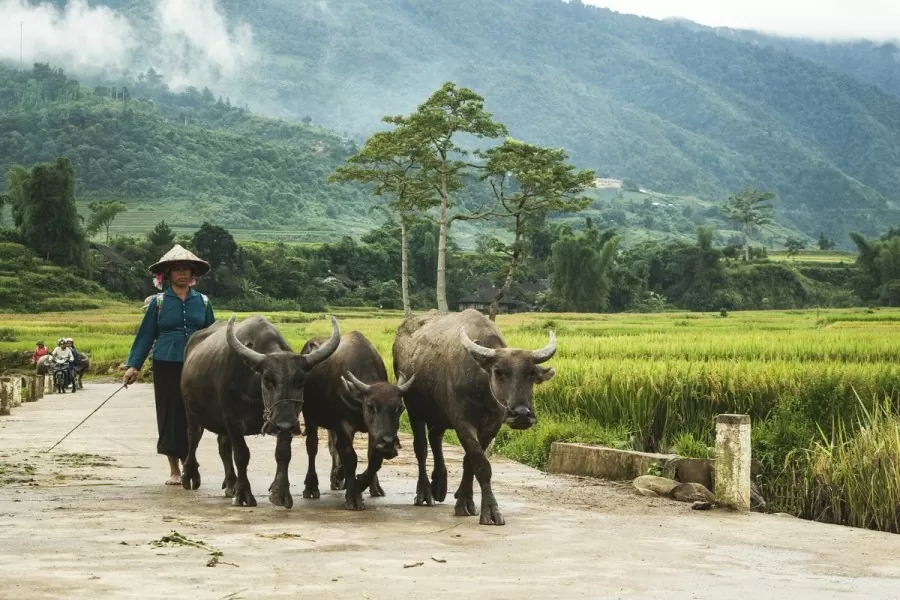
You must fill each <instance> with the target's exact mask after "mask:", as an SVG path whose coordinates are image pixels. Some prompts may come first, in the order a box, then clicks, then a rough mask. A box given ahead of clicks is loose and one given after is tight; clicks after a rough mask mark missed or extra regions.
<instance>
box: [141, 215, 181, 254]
mask: <svg viewBox="0 0 900 600" xmlns="http://www.w3.org/2000/svg"><path fill="white" fill-rule="evenodd" d="M147 240H148V241H149V242H150V243H151V244H153V248H154V250H156V251H157V253H159V250H162V249H165V250H168V249H169V248H170V247H171V246H172V244H174V243H175V232H174V231H172V228H171V227H169V224H168V223H166V222H165V220H162V221H160V222H159V223H157V224H156V226H155V227H153V229H152V230H151V231H150V232H149V233H148V234H147Z"/></svg>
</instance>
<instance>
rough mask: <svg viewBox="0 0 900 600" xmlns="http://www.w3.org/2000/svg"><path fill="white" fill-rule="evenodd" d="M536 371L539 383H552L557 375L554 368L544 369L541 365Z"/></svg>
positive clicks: (537, 366)
mask: <svg viewBox="0 0 900 600" xmlns="http://www.w3.org/2000/svg"><path fill="white" fill-rule="evenodd" d="M534 370H535V372H536V373H537V383H544V382H547V381H550V380H551V379H553V377H554V376H555V375H556V371H555V370H554V369H553V367H542V366H540V365H535V366H534Z"/></svg>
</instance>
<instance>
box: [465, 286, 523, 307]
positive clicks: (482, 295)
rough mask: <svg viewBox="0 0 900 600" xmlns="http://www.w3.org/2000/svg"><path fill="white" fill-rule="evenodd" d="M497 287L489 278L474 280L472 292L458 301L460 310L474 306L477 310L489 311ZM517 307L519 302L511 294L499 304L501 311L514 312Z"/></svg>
mask: <svg viewBox="0 0 900 600" xmlns="http://www.w3.org/2000/svg"><path fill="white" fill-rule="evenodd" d="M497 289H498V288H497V287H496V286H495V285H494V284H493V283H492V282H491V281H490V280H488V279H480V280H478V281H475V282H473V284H472V287H471V292H469V293H468V294H466V295H465V296H463V297H462V298H460V299H459V302H457V307H458V310H460V311H463V310H467V309H469V308H474V309H475V310H478V311H481V312H484V313H486V312H489V311H490V310H491V303H492V302H493V301H494V296H495V295H496V293H497ZM516 308H518V302H516V301H515V300H513V299H511V298H510V297H509V296H506V297H504V298H503V299H502V300H501V301H500V302H499V304H498V305H497V310H498V312H501V313H509V312H514V311H515V310H516Z"/></svg>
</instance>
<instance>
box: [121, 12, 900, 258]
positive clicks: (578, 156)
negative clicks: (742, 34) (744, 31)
mask: <svg viewBox="0 0 900 600" xmlns="http://www.w3.org/2000/svg"><path fill="white" fill-rule="evenodd" d="M148 2H149V0H145V1H143V2H136V3H133V4H132V5H131V6H130V8H126V9H124V10H126V11H127V12H128V14H131V15H132V16H133V17H134V18H140V15H142V14H144V13H145V12H146V5H147V3H148ZM113 4H116V5H121V4H122V2H115V3H113ZM220 4H221V6H223V8H224V10H225V11H226V12H227V14H228V16H229V18H231V19H235V20H240V21H242V22H245V23H247V24H249V25H250V26H251V27H252V28H253V32H254V36H255V38H254V39H255V40H256V42H257V43H258V44H259V45H260V46H261V47H262V49H263V53H262V56H263V58H262V61H261V64H260V66H259V68H255V69H252V70H251V71H250V72H248V73H247V77H246V79H245V81H244V82H243V90H244V92H243V93H244V95H245V96H246V97H247V98H248V99H249V101H252V102H253V105H254V106H259V107H261V108H262V109H265V110H267V111H270V112H273V113H275V112H277V113H279V114H283V115H287V116H291V117H293V118H297V119H299V118H302V117H303V116H307V115H308V116H310V117H311V118H312V120H313V121H314V122H319V123H325V124H330V125H332V126H336V127H338V128H339V129H340V130H343V129H347V130H351V131H358V132H363V133H368V132H371V131H372V130H374V129H376V128H379V127H380V126H381V125H380V123H379V117H380V116H381V115H383V114H391V113H403V112H409V111H410V110H413V109H414V108H415V106H416V105H417V103H418V102H420V101H422V99H423V98H424V97H426V96H427V94H428V93H429V92H430V91H431V90H433V89H435V88H436V87H438V85H440V83H441V82H442V81H444V80H447V79H452V80H454V81H456V82H457V83H459V84H460V85H466V86H469V87H472V88H473V89H475V90H476V91H478V92H479V93H480V94H482V95H483V96H484V97H485V98H486V106H487V109H488V110H489V111H491V112H492V113H494V115H495V116H496V118H497V119H499V120H500V121H502V122H505V123H507V124H508V125H509V127H510V129H511V131H514V132H516V135H518V136H519V137H522V138H524V139H527V140H529V141H531V142H533V143H539V144H544V145H551V146H563V147H565V148H567V149H568V150H569V151H570V153H571V155H572V157H573V159H574V160H575V161H576V163H577V164H579V165H580V166H584V167H589V168H594V169H596V170H597V171H598V174H600V175H607V176H613V177H621V178H627V179H630V180H633V181H635V182H636V183H637V184H639V185H640V186H642V187H646V188H650V189H656V190H660V191H665V192H667V193H676V194H697V195H700V196H702V197H704V198H707V199H712V198H723V197H725V196H727V194H729V193H731V192H733V191H734V190H735V189H739V188H740V187H741V186H743V185H744V184H751V185H756V186H758V187H760V188H765V189H773V190H774V191H776V192H777V194H778V197H779V203H778V209H777V211H776V215H777V216H779V217H780V218H783V219H787V220H789V221H790V222H791V223H793V224H795V225H797V226H799V227H800V228H802V229H803V230H804V231H806V232H807V233H808V234H811V235H817V234H818V232H819V231H820V230H824V231H825V232H826V234H828V235H831V236H833V237H834V238H835V239H836V240H840V242H842V243H847V233H848V232H849V231H851V230H859V231H863V232H869V233H875V232H878V231H880V229H881V228H882V224H883V223H886V222H892V221H893V220H896V219H895V215H896V212H895V208H894V201H895V200H896V199H897V190H898V189H900V144H898V141H900V99H898V98H896V97H894V96H891V95H889V94H887V93H883V92H881V91H879V90H877V89H874V88H872V87H871V86H867V85H863V84H860V83H859V82H858V81H857V80H855V79H853V78H851V77H849V76H846V75H843V74H839V73H837V72H835V71H832V70H829V69H827V68H825V67H822V66H819V65H816V64H813V63H811V62H809V61H806V60H798V59H797V58H795V57H793V56H792V55H790V54H788V53H785V52H782V51H778V50H776V49H773V48H768V47H761V46H754V45H750V44H746V43H743V42H738V41H734V40H731V39H726V38H724V37H722V36H719V35H717V34H715V33H714V32H712V31H693V30H691V29H689V28H686V27H683V26H681V25H677V24H672V23H664V22H659V21H654V20H650V19H641V18H638V17H632V16H627V15H618V14H614V13H612V12H610V11H607V10H604V9H599V8H595V7H589V6H585V5H582V4H581V3H580V2H577V1H573V2H568V3H564V2H561V1H559V0H505V1H504V2H488V1H485V0H459V1H457V2H452V3H435V2H427V3H423V2H414V1H412V0H381V1H379V2H377V3H375V2H370V1H364V0H346V1H342V2H317V1H312V0H306V1H297V2H283V1H278V0H253V1H247V0H240V1H238V0H221V1H220Z"/></svg>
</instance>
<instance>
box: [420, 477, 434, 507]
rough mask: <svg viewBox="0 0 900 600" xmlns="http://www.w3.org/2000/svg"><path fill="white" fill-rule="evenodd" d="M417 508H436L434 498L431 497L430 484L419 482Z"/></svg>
mask: <svg viewBox="0 0 900 600" xmlns="http://www.w3.org/2000/svg"><path fill="white" fill-rule="evenodd" d="M415 504H416V506H434V498H433V497H432V495H431V486H430V485H428V482H424V483H423V482H419V485H418V486H417V487H416V502H415Z"/></svg>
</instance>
